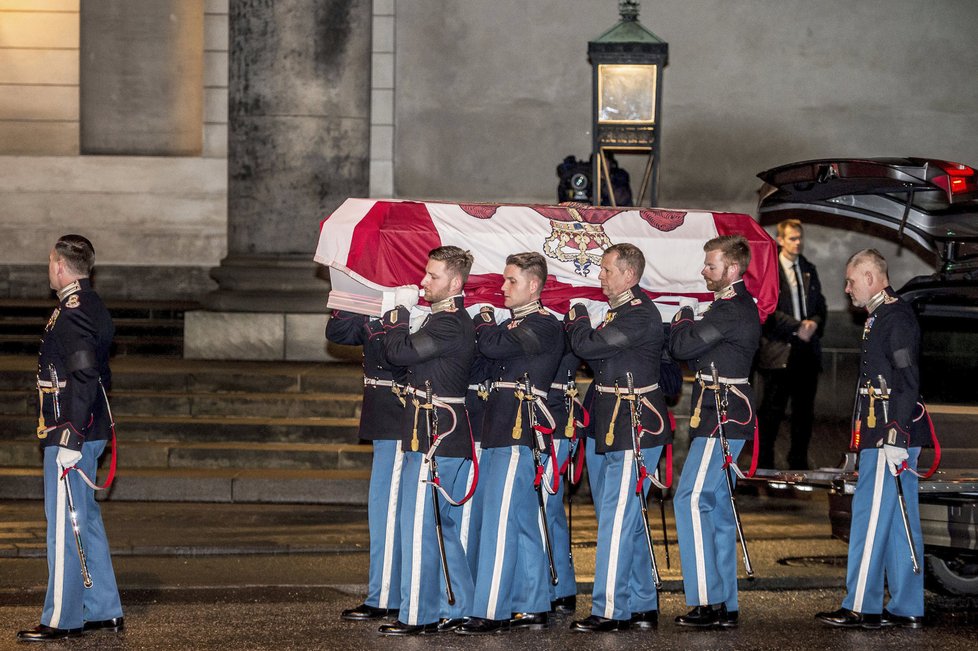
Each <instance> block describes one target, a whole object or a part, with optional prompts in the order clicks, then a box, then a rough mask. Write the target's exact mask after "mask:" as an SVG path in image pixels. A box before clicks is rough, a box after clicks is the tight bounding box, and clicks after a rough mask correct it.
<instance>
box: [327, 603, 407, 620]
mask: <svg viewBox="0 0 978 651" xmlns="http://www.w3.org/2000/svg"><path fill="white" fill-rule="evenodd" d="M384 617H397V609H396V608H374V607H373V606H368V605H367V604H360V605H359V606H357V607H356V608H350V609H348V610H344V611H343V613H342V614H341V615H340V618H341V619H349V620H351V621H354V622H365V621H367V620H371V619H383V618H384Z"/></svg>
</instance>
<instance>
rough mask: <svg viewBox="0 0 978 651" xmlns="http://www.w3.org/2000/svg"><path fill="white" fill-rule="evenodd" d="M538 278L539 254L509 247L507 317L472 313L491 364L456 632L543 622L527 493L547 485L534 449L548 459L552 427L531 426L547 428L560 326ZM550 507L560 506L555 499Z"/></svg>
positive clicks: (539, 553) (546, 583) (546, 607)
mask: <svg viewBox="0 0 978 651" xmlns="http://www.w3.org/2000/svg"><path fill="white" fill-rule="evenodd" d="M546 279H547V262H546V259H545V258H544V257H543V256H542V255H540V254H539V253H534V252H527V253H517V254H513V255H510V256H509V257H507V258H506V267H505V269H504V270H503V286H502V293H503V296H504V297H505V301H506V307H508V308H510V310H511V311H512V317H511V318H509V319H506V320H505V321H503V322H502V323H499V324H497V323H496V321H495V318H494V316H493V310H492V308H491V307H488V308H486V309H485V310H484V311H483V312H482V313H481V319H477V320H476V322H477V325H476V335H477V337H478V346H479V353H480V354H482V355H483V356H485V357H486V358H487V359H489V360H490V362H491V363H492V366H491V378H492V385H491V386H490V391H489V402H488V403H487V405H486V416H485V421H484V427H483V432H482V448H483V450H482V480H481V482H480V484H481V485H480V488H479V490H480V491H481V493H482V525H481V538H480V541H479V566H478V568H479V569H478V574H477V576H476V589H475V600H474V603H473V607H472V610H471V611H470V612H469V613H468V614H469V615H471V617H470V618H469V619H468V621H467V622H466V623H465V624H464V625H462V626H461V627H460V628H459V629H458V632H459V633H461V634H466V635H479V634H487V633H494V632H497V631H500V630H507V629H510V628H543V627H546V626H547V625H548V624H549V611H550V602H551V597H550V572H549V569H548V565H547V556H546V552H545V551H544V547H543V543H542V536H541V529H540V514H539V508H538V504H539V497H538V496H537V495H535V494H534V493H535V491H547V489H548V488H549V489H551V490H552V488H553V487H552V485H550V486H548V485H547V484H546V480H545V476H544V474H543V472H542V470H543V466H542V461H541V463H539V464H538V463H537V459H536V458H535V457H537V456H539V455H534V453H533V448H534V446H538V444H539V442H540V441H543V443H544V449H543V450H540V449H539V447H538V451H539V452H540V453H541V454H543V455H545V456H544V457H543V458H548V457H549V458H551V463H552V456H553V455H552V452H551V451H552V444H551V437H550V433H549V432H548V433H543V432H542V431H539V430H534V425H535V424H536V423H537V422H538V423H539V427H541V428H544V429H547V430H552V429H553V426H554V423H553V418H552V416H550V414H549V411H548V410H547V407H546V398H547V392H548V391H549V389H550V384H551V383H552V382H553V378H554V374H555V372H556V369H557V363H558V362H559V361H560V357H561V355H562V353H563V332H562V331H561V327H560V322H559V321H558V320H557V319H556V318H555V317H554V316H553V315H551V314H550V313H549V312H547V311H546V310H545V309H543V306H542V305H541V304H540V291H541V290H542V289H543V285H544V282H546ZM555 344H556V345H555ZM538 470H539V471H540V472H538ZM558 481H559V478H558ZM557 508H563V505H562V504H561V503H560V502H559V501H558V502H557Z"/></svg>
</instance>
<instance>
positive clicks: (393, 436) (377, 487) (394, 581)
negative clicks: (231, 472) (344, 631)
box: [326, 310, 405, 621]
mask: <svg viewBox="0 0 978 651" xmlns="http://www.w3.org/2000/svg"><path fill="white" fill-rule="evenodd" d="M370 320H371V319H370V317H367V316H364V315H362V314H354V313H352V312H344V311H341V310H334V311H333V313H332V315H331V316H330V318H329V321H328V322H327V323H326V338H327V339H328V340H330V341H332V342H335V343H338V344H345V345H348V346H362V347H363V403H362V408H361V410H360V431H359V436H360V438H361V439H363V440H365V441H370V442H371V443H372V444H373V463H372V465H371V468H370V489H369V494H368V497H367V523H368V529H369V534H370V564H369V569H368V571H367V597H366V599H364V601H363V603H362V604H360V605H359V606H356V607H355V608H350V609H347V610H344V611H343V613H342V614H341V615H340V617H342V618H343V619H348V620H353V621H367V620H373V619H379V618H382V617H396V616H397V611H398V604H399V602H400V599H401V541H400V522H399V520H398V518H397V513H398V508H397V507H398V498H399V496H400V488H401V468H402V467H403V464H404V453H403V452H402V451H401V428H400V427H399V425H400V423H401V421H402V420H403V417H404V404H405V398H404V396H403V395H402V392H403V390H404V384H403V381H404V374H405V371H404V369H402V368H400V367H396V366H392V365H391V364H389V363H388V362H387V359H386V358H385V356H384V345H383V342H382V338H381V337H371V336H370V330H369V329H368V325H369V322H370Z"/></svg>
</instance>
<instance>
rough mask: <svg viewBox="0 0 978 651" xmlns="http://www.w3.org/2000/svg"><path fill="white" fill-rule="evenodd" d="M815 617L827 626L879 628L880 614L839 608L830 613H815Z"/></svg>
mask: <svg viewBox="0 0 978 651" xmlns="http://www.w3.org/2000/svg"><path fill="white" fill-rule="evenodd" d="M815 619H817V620H818V621H820V622H822V623H823V624H828V625H829V626H837V627H839V628H879V627H880V616H879V615H873V614H867V613H857V612H856V611H854V610H849V609H848V608H840V609H838V610H834V611H832V612H830V613H828V612H825V613H817V614H816V615H815Z"/></svg>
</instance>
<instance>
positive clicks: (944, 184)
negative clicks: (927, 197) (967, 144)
mask: <svg viewBox="0 0 978 651" xmlns="http://www.w3.org/2000/svg"><path fill="white" fill-rule="evenodd" d="M933 163H934V165H936V166H937V167H939V168H940V169H941V171H942V172H944V174H942V175H939V176H935V177H934V178H932V179H931V181H932V182H933V183H934V185H937V186H939V187H940V188H942V189H943V190H944V191H945V192H947V198H948V199H949V200H950V201H952V202H953V201H954V199H955V198H956V197H957V196H959V195H962V194H970V193H972V192H978V175H976V173H975V170H974V169H972V168H970V167H968V166H967V165H962V164H961V163H951V162H948V161H942V160H935V161H933Z"/></svg>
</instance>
